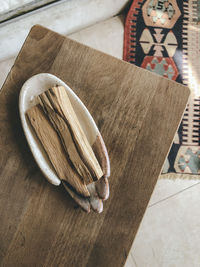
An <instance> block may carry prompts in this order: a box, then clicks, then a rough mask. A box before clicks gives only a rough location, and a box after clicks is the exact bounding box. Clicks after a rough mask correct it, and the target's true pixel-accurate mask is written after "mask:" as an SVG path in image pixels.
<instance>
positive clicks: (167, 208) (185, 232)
mask: <svg viewBox="0 0 200 267" xmlns="http://www.w3.org/2000/svg"><path fill="white" fill-rule="evenodd" d="M199 203H200V184H198V185H195V186H193V187H191V188H189V189H187V190H185V191H183V192H182V193H180V194H177V195H175V196H173V197H171V198H169V199H167V200H165V201H163V202H160V203H158V204H156V205H154V206H152V207H149V208H148V209H147V211H146V214H145V216H144V218H143V221H142V223H141V226H140V228H139V231H138V233H137V236H136V239H135V241H134V244H133V247H132V249H131V254H132V256H133V257H134V258H135V261H136V265H137V266H138V267H199V266H200V252H199V251H200V242H199V241H200V208H199Z"/></svg>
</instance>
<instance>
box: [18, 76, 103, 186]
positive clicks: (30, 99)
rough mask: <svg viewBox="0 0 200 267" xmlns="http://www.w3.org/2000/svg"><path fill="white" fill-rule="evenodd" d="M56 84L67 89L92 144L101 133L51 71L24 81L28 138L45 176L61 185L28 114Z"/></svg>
mask: <svg viewBox="0 0 200 267" xmlns="http://www.w3.org/2000/svg"><path fill="white" fill-rule="evenodd" d="M56 85H62V86H64V88H65V89H66V90H67V93H68V96H69V98H70V101H71V103H72V106H73V108H74V110H75V112H76V115H77V117H78V119H79V122H80V124H81V126H82V128H83V130H84V132H85V134H86V136H87V138H88V141H89V143H90V145H91V146H92V145H93V144H94V142H95V140H96V137H97V136H98V135H100V133H99V130H98V128H97V126H96V124H95V122H94V120H93V118H92V116H91V115H90V113H89V111H88V110H87V108H86V107H85V105H84V104H83V103H82V101H81V100H80V99H79V98H78V96H77V95H76V94H75V93H74V92H73V91H72V89H70V87H69V86H67V85H66V84H65V83H64V82H63V81H62V80H60V79H59V78H57V77H56V76H54V75H52V74H49V73H41V74H37V75H35V76H33V77H31V78H30V79H28V80H27V81H26V82H25V83H24V85H23V87H22V88H21V91H20V96H19V112H20V118H21V122H22V127H23V129H24V133H25V136H26V139H27V141H28V144H29V147H30V149H31V151H32V153H33V156H34V158H35V160H36V162H37V164H38V166H39V168H40V169H41V171H42V172H43V174H44V175H45V177H46V178H47V179H48V181H49V182H50V183H52V184H54V185H60V183H61V181H60V179H59V178H58V176H57V174H56V172H55V170H54V168H53V167H52V165H51V163H50V161H49V159H48V157H47V155H46V153H45V151H44V149H43V147H42V145H41V143H40V141H39V140H38V138H37V136H36V134H35V132H34V130H33V128H32V126H31V125H30V122H29V120H28V118H27V116H26V111H27V110H28V109H30V108H31V107H33V106H35V105H36V104H38V103H37V99H36V97H37V96H38V95H40V94H41V93H43V92H44V91H46V90H48V89H49V88H51V87H53V86H56Z"/></svg>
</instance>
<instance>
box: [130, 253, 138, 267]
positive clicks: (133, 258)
mask: <svg viewBox="0 0 200 267" xmlns="http://www.w3.org/2000/svg"><path fill="white" fill-rule="evenodd" d="M130 253H131V258H132V260H133V262H134V264H135V266H136V267H138V265H137V262H136V260H135V257H134V256H133V254H132V252H130Z"/></svg>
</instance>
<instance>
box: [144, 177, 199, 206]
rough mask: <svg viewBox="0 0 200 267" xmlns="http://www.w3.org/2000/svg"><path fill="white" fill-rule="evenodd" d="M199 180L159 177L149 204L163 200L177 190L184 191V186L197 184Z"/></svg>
mask: <svg viewBox="0 0 200 267" xmlns="http://www.w3.org/2000/svg"><path fill="white" fill-rule="evenodd" d="M199 182H200V181H199V180H187V179H176V180H169V179H159V180H158V182H157V184H156V186H155V189H154V191H153V194H152V196H151V199H150V202H149V206H151V205H154V204H155V203H157V202H159V201H162V200H165V199H167V198H169V197H171V196H173V195H175V194H177V193H178V192H181V191H184V190H185V189H186V188H189V187H191V186H193V185H195V184H198V183H199Z"/></svg>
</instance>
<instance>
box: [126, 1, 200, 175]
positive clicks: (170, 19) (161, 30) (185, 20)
mask: <svg viewBox="0 0 200 267" xmlns="http://www.w3.org/2000/svg"><path fill="white" fill-rule="evenodd" d="M197 3H198V1H190V0H177V1H176V0H134V1H133V3H132V5H131V7H130V10H129V12H128V15H127V18H126V24H125V35H124V60H126V61H128V62H130V63H132V64H136V65H137V66H140V67H142V68H145V69H147V70H149V71H152V72H155V73H157V74H160V75H162V76H163V77H166V78H168V79H172V80H174V81H177V82H179V83H183V84H184V85H186V86H188V87H189V88H190V89H191V92H192V93H191V97H190V100H189V102H188V106H187V108H186V111H185V113H184V115H183V119H182V122H181V125H180V127H179V129H178V131H177V133H176V136H175V138H174V141H173V145H172V148H171V151H170V152H169V155H168V158H167V159H166V161H165V164H164V166H163V170H162V175H161V177H168V178H177V177H182V178H200V175H199V174H200V24H199V23H198V14H197V10H198V8H197ZM164 141H165V140H163V142H164ZM158 149H159V148H158Z"/></svg>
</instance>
